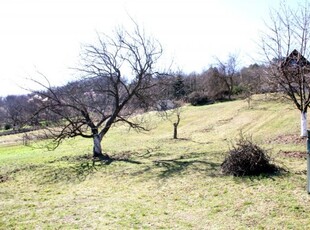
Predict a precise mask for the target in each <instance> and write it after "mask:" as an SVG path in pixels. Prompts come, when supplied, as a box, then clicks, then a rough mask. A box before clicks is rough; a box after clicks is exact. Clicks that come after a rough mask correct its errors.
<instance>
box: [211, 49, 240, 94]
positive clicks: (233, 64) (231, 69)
mask: <svg viewBox="0 0 310 230" xmlns="http://www.w3.org/2000/svg"><path fill="white" fill-rule="evenodd" d="M216 59H217V64H216V65H217V69H218V71H219V77H221V78H222V80H223V82H224V84H225V86H226V89H227V94H228V99H229V100H230V99H231V96H232V94H233V87H234V79H235V78H236V76H238V69H237V67H238V56H237V55H236V54H229V56H228V58H227V60H226V61H221V60H220V59H219V58H216Z"/></svg>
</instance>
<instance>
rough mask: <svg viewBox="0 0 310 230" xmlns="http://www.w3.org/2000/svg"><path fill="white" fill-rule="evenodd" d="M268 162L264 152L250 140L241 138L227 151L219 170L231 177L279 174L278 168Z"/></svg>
mask: <svg viewBox="0 0 310 230" xmlns="http://www.w3.org/2000/svg"><path fill="white" fill-rule="evenodd" d="M270 161H271V159H270V157H269V156H268V155H267V153H266V151H265V150H263V149H261V148H260V147H259V146H257V145H256V144H254V143H253V142H252V141H251V140H250V139H245V138H243V137H241V138H240V140H238V142H237V143H236V144H235V145H234V146H233V148H232V149H231V150H230V151H229V153H228V156H227V157H226V158H225V160H224V162H223V163H222V165H221V169H222V172H223V173H224V174H225V175H233V176H256V175H260V174H274V173H277V172H279V170H280V168H279V167H277V166H276V165H274V164H272V163H270Z"/></svg>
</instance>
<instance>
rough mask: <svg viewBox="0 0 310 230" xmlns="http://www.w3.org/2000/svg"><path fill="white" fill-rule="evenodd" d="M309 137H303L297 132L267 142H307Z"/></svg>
mask: <svg viewBox="0 0 310 230" xmlns="http://www.w3.org/2000/svg"><path fill="white" fill-rule="evenodd" d="M306 141H307V138H302V137H300V136H299V135H297V134H289V135H280V136H277V137H276V138H274V139H271V140H268V141H267V143H268V144H271V143H277V144H306Z"/></svg>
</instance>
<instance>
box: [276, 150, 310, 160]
mask: <svg viewBox="0 0 310 230" xmlns="http://www.w3.org/2000/svg"><path fill="white" fill-rule="evenodd" d="M279 154H280V155H281V156H284V157H293V158H300V159H302V158H303V159H306V158H307V152H298V151H280V152H279Z"/></svg>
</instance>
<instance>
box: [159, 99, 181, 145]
mask: <svg viewBox="0 0 310 230" xmlns="http://www.w3.org/2000/svg"><path fill="white" fill-rule="evenodd" d="M168 104H169V105H168ZM183 105H184V102H183V101H182V100H179V101H170V100H168V101H164V102H163V103H161V104H160V105H159V107H158V109H159V115H160V116H161V117H162V118H163V119H165V120H168V121H169V122H170V123H171V124H172V125H173V139H178V127H179V124H180V122H181V113H182V106H183Z"/></svg>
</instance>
